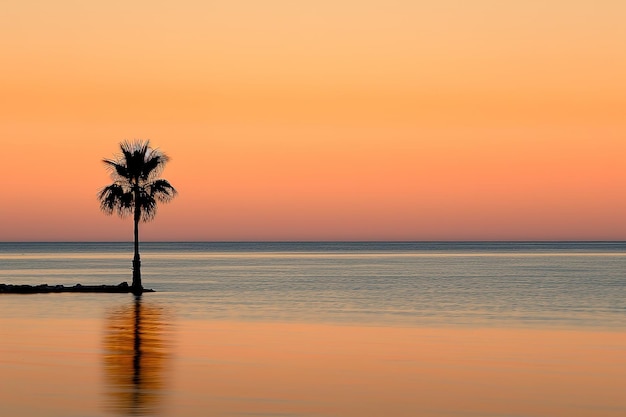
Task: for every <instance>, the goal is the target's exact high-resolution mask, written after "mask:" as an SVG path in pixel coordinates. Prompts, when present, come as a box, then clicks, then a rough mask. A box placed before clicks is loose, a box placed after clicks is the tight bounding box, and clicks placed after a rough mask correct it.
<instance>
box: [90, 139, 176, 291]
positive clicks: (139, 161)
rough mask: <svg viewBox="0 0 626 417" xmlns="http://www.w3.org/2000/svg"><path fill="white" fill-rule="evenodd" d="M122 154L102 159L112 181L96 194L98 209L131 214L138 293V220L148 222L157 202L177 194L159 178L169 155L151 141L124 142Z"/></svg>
mask: <svg viewBox="0 0 626 417" xmlns="http://www.w3.org/2000/svg"><path fill="white" fill-rule="evenodd" d="M120 149H121V151H122V153H121V154H119V155H116V156H115V158H114V159H103V162H104V164H105V165H106V167H107V169H108V170H109V171H110V173H111V178H112V179H113V183H112V184H110V185H107V186H106V187H104V188H102V189H101V190H100V192H99V193H98V199H99V200H100V209H101V210H102V211H103V212H104V213H106V214H113V212H116V213H117V214H118V215H119V216H120V217H126V216H128V215H130V214H132V215H133V220H134V223H135V256H134V258H133V283H132V286H131V289H132V291H133V293H134V294H141V293H142V292H143V286H142V285H141V260H140V258H139V221H140V220H141V221H144V222H147V221H150V220H152V219H153V218H154V216H155V215H156V209H157V202H168V201H170V200H171V199H172V198H174V196H175V195H176V190H175V189H174V187H172V185H171V184H170V183H169V182H168V181H166V180H164V179H161V178H158V176H159V174H160V173H161V171H163V168H165V164H166V163H167V161H168V160H169V157H168V156H167V155H165V154H164V153H163V152H161V151H159V150H158V149H154V148H151V147H150V141H148V140H146V141H140V140H135V141H124V142H122V143H120Z"/></svg>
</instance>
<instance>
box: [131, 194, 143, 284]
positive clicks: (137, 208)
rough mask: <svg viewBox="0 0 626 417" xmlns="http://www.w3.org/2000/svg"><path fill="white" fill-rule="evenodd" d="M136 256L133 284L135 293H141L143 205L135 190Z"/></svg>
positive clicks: (134, 259) (134, 258)
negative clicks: (140, 234) (141, 221)
mask: <svg viewBox="0 0 626 417" xmlns="http://www.w3.org/2000/svg"><path fill="white" fill-rule="evenodd" d="M133 217H134V220H135V256H134V257H133V284H132V286H131V288H132V291H133V294H136V295H140V294H141V293H142V292H143V285H141V259H140V258H139V219H140V218H141V207H140V206H139V192H138V191H135V212H134V216H133Z"/></svg>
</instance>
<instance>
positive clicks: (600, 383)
mask: <svg viewBox="0 0 626 417" xmlns="http://www.w3.org/2000/svg"><path fill="white" fill-rule="evenodd" d="M141 255H142V275H143V276H142V278H143V285H144V286H145V287H146V288H152V289H154V290H155V291H156V292H155V293H146V294H144V295H143V296H142V297H141V298H140V299H136V298H134V297H133V296H132V295H129V294H75V293H63V294H33V295H17V294H4V295H1V294H0V381H1V382H2V385H0V415H2V416H12V415H15V416H37V417H39V416H108V415H166V416H170V415H171V416H183V417H184V416H205V415H212V416H227V415H228V416H230V415H247V416H250V415H263V416H268V415H271V416H274V415H276V416H287V415H288V416H292V415H293V416H296V415H297V416H377V415H389V416H433V417H438V416H466V415H476V416H503V415H515V416H518V415H520V416H521V415H523V416H561V415H563V416H566V415H567V416H618V415H619V416H621V415H624V414H625V413H626V399H624V397H623V394H622V392H621V390H622V388H623V386H626V244H625V243H623V242H578V243H574V242H537V243H519V242H509V243H505V242H500V243H473V242H459V243H450V242H447V243H443V242H442V243H438V242H436V243H410V242H397V243H375V242H374V243H371V242H355V243H335V242H332V243H313V242H303V243H261V242H259V243H201V242H192V243H181V242H171V243H153V242H145V243H142V244H141ZM131 258H132V244H130V243H0V283H7V284H33V285H36V284H44V283H46V284H50V285H53V284H63V285H74V284H77V283H81V284H83V285H97V284H118V283H120V282H123V281H130V279H131V268H130V267H131ZM450 398H455V401H451V400H450Z"/></svg>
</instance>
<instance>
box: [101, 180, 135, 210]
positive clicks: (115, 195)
mask: <svg viewBox="0 0 626 417" xmlns="http://www.w3.org/2000/svg"><path fill="white" fill-rule="evenodd" d="M98 200H100V209H101V210H102V211H103V212H104V213H105V214H109V215H110V214H113V212H117V214H119V215H120V217H125V216H128V215H130V214H132V213H133V208H134V205H133V201H134V199H133V193H132V191H130V190H128V189H127V188H126V187H124V186H122V185H120V184H118V183H113V184H111V185H107V186H106V187H104V188H102V189H101V190H100V192H99V193H98Z"/></svg>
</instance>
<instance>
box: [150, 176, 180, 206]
mask: <svg viewBox="0 0 626 417" xmlns="http://www.w3.org/2000/svg"><path fill="white" fill-rule="evenodd" d="M147 190H148V193H149V194H150V195H151V196H152V197H153V198H154V199H155V200H157V201H160V202H163V203H167V202H168V201H170V200H172V199H173V198H174V197H175V196H176V194H178V191H176V189H175V188H174V187H173V186H172V184H170V183H169V181H167V180H164V179H158V180H155V181H153V182H151V183H150V184H148V186H147Z"/></svg>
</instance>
